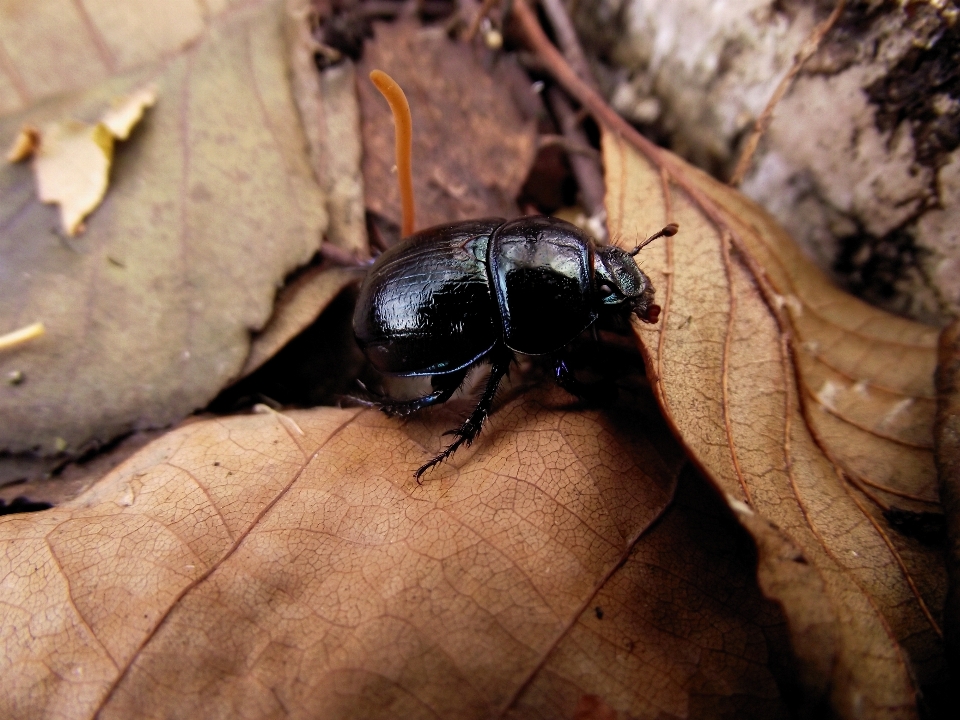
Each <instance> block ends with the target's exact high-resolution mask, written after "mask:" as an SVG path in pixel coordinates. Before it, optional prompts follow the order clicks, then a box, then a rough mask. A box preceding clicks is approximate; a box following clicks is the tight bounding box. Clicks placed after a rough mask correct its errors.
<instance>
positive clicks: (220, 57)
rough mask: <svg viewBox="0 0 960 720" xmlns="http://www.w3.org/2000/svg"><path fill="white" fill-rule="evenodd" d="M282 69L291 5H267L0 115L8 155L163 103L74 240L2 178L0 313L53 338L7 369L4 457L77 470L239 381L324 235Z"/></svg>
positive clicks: (18, 353) (7, 171)
mask: <svg viewBox="0 0 960 720" xmlns="http://www.w3.org/2000/svg"><path fill="white" fill-rule="evenodd" d="M285 57H286V46H285V41H284V35H283V15H282V8H281V5H280V4H279V3H276V2H273V3H256V4H254V5H253V6H249V7H245V8H244V9H242V10H239V11H232V12H229V13H227V14H226V15H224V16H222V17H220V18H216V19H213V20H211V21H210V23H209V25H208V27H207V28H206V30H205V31H204V33H203V35H202V37H201V38H199V39H198V41H197V42H196V43H195V44H193V45H191V46H190V47H189V48H188V49H186V50H185V51H183V52H182V53H180V54H178V55H176V56H175V57H172V58H169V59H168V60H165V61H164V62H163V63H161V64H159V65H149V66H146V67H143V68H141V69H139V70H136V71H131V72H129V73H127V74H124V75H121V76H118V77H115V78H111V79H110V80H109V81H106V82H104V83H102V84H100V85H96V86H93V87H91V88H89V89H87V90H84V91H81V92H77V93H73V94H69V95H66V96H62V97H59V98H56V99H53V100H49V101H46V102H44V103H42V104H39V105H38V106H36V107H34V108H31V109H30V110H27V111H24V112H23V113H20V114H18V115H12V116H7V117H5V118H3V119H0V139H2V141H3V142H4V144H6V143H7V142H9V141H10V140H12V139H13V137H14V136H15V135H16V134H17V133H18V132H19V129H20V128H21V127H23V126H24V125H30V126H33V127H43V126H44V125H45V124H46V123H48V122H54V121H56V120H58V119H60V118H64V117H72V118H78V119H80V120H83V121H88V122H90V121H91V119H94V118H100V117H101V115H102V113H103V109H104V107H105V106H107V104H108V103H109V101H110V99H111V98H113V97H118V96H124V95H128V94H129V93H132V92H135V91H136V90H137V89H138V88H141V87H144V86H145V85H146V84H148V83H150V82H152V83H155V84H156V87H157V90H158V95H159V97H160V98H161V101H160V102H159V103H158V104H157V105H156V106H155V107H154V108H153V109H152V110H151V111H150V112H149V113H148V114H147V115H146V116H145V117H144V119H143V120H142V121H141V122H140V125H139V127H138V128H137V131H136V132H135V133H134V135H133V136H131V138H130V139H129V140H127V141H126V142H125V143H122V144H120V145H119V146H118V148H117V151H116V152H115V157H114V165H113V168H112V170H111V178H112V186H111V190H110V192H109V193H107V195H106V197H105V198H104V201H103V204H102V205H100V207H99V208H98V209H97V212H96V215H95V216H93V218H92V219H91V221H90V222H89V223H88V227H87V231H86V232H85V233H84V235H83V236H82V237H81V238H79V239H77V240H71V239H69V238H64V237H61V236H59V235H58V234H57V233H56V232H55V231H53V228H54V226H55V220H54V217H53V215H52V212H51V209H50V208H48V207H46V206H44V205H43V204H41V203H40V202H39V201H38V200H37V198H36V196H35V193H34V190H33V182H32V178H31V176H30V171H29V168H27V167H24V166H21V165H8V164H4V165H3V166H2V167H0V194H2V197H3V199H4V201H3V205H2V207H0V254H2V257H3V264H2V268H0V273H2V279H0V282H2V285H3V288H4V292H3V293H2V295H0V316H2V317H3V318H4V319H5V322H6V323H7V324H9V326H11V327H16V326H18V325H26V324H28V323H30V322H34V321H36V320H38V319H40V320H42V321H43V323H44V325H45V327H46V335H45V336H44V338H43V339H42V340H39V341H34V342H32V343H28V344H25V345H22V346H21V347H19V348H17V349H16V350H15V351H11V352H5V353H3V354H2V355H0V377H4V376H6V375H7V374H8V373H11V372H18V373H21V374H22V377H23V380H22V382H20V383H19V384H16V385H11V384H3V385H2V386H0V452H6V453H11V454H15V455H16V454H21V455H22V454H36V455H40V456H49V455H66V456H68V457H69V456H73V457H75V456H78V455H80V454H82V453H84V452H86V451H87V450H89V449H91V448H95V447H98V446H102V445H103V444H104V443H107V442H109V441H110V440H112V439H113V438H115V437H118V436H120V435H124V434H126V433H129V432H131V431H132V430H135V429H143V428H150V427H163V426H167V425H169V424H171V423H173V422H176V421H179V420H180V419H182V418H183V417H185V416H186V415H188V414H189V413H191V412H193V411H194V410H196V409H197V408H201V407H203V406H204V405H206V404H207V403H208V402H209V401H210V400H211V399H212V398H213V397H214V396H215V395H216V394H217V393H218V392H219V391H220V390H221V389H222V388H223V387H224V386H225V385H226V384H228V383H229V382H230V381H232V380H233V379H235V378H236V377H237V375H238V374H239V372H240V371H241V369H242V367H243V365H244V362H245V360H246V357H247V355H248V352H249V344H250V334H251V331H254V330H258V329H260V328H261V327H263V326H264V324H265V323H266V322H267V319H268V317H269V316H270V313H271V308H272V304H273V301H274V297H275V295H276V291H277V287H278V286H279V285H280V284H281V283H282V281H283V279H284V278H285V277H286V276H287V275H288V274H289V273H290V272H291V271H293V270H294V269H295V268H297V267H299V266H301V265H303V264H305V263H306V262H308V261H309V260H310V259H311V257H313V255H314V254H315V253H316V252H317V250H318V248H319V246H320V243H321V236H322V232H323V229H324V227H325V225H326V215H325V211H324V197H323V194H322V191H321V189H320V188H319V186H318V184H317V181H316V180H315V178H314V176H313V172H312V169H311V168H310V165H309V163H308V161H307V159H306V157H305V154H304V146H305V140H304V135H303V132H302V129H301V126H300V119H299V117H298V115H297V110H296V107H295V105H294V101H293V98H292V95H291V92H290V88H289V83H288V81H287V73H288V65H287V62H286V59H285ZM42 146H43V145H42V144H41V147H42Z"/></svg>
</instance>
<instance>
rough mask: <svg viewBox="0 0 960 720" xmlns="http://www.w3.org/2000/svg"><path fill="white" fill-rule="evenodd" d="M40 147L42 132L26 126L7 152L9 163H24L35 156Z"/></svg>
mask: <svg viewBox="0 0 960 720" xmlns="http://www.w3.org/2000/svg"><path fill="white" fill-rule="evenodd" d="M39 146H40V131H39V130H37V129H36V128H35V127H32V126H30V125H24V126H23V127H22V128H21V129H20V132H19V134H18V135H17V137H16V138H15V139H14V141H13V144H12V145H11V146H10V149H9V150H8V151H7V162H11V163H17V162H22V161H24V160H26V159H27V158H28V157H30V156H31V155H33V153H35V152H36V151H37V148H38V147H39Z"/></svg>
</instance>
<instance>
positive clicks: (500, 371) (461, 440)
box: [414, 346, 513, 483]
mask: <svg viewBox="0 0 960 720" xmlns="http://www.w3.org/2000/svg"><path fill="white" fill-rule="evenodd" d="M490 357H491V368H490V377H488V378H487V386H486V387H485V388H484V390H483V395H481V396H480V401H479V402H478V403H477V406H476V407H475V408H474V410H473V412H472V413H471V414H470V417H468V418H467V420H466V422H465V423H463V425H461V426H460V427H459V428H458V429H457V430H451V431H450V432H449V433H445V434H447V435H456V436H457V439H456V440H454V441H453V443H452V444H451V445H450V446H449V447H448V448H447V449H446V450H444V451H443V452H442V453H440V454H439V455H437V456H436V457H435V458H434V459H433V460H431V461H430V462H428V463H427V464H426V465H424V466H423V467H421V468H420V469H419V470H417V472H416V473H414V475H416V478H417V482H418V483H419V482H421V480H420V478H421V476H422V475H423V474H424V473H425V472H426V471H427V470H429V469H430V468H432V467H433V466H434V465H439V464H440V463H441V462H443V461H444V460H446V459H447V458H448V457H450V456H451V455H453V453H455V452H456V451H457V448H459V447H460V446H461V445H466V446H467V447H469V446H470V443H472V442H473V441H474V440H475V439H476V437H477V435H479V434H480V429H481V427H483V422H484V420H486V419H487V417H488V416H489V415H490V408H491V407H493V400H494V398H495V397H496V395H497V388H498V387H499V386H500V381H501V380H503V378H504V376H505V375H506V374H507V372H508V371H509V369H510V362H511V361H512V360H513V353H512V352H510V350H508V349H507V348H506V347H504V346H500V347H497V348H494V350H493V352H492V353H491V355H490Z"/></svg>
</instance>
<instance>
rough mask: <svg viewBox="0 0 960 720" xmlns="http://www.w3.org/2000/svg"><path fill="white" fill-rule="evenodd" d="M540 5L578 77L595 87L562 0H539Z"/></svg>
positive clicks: (558, 43)
mask: <svg viewBox="0 0 960 720" xmlns="http://www.w3.org/2000/svg"><path fill="white" fill-rule="evenodd" d="M540 6H541V7H542V8H543V11H544V12H545V13H546V15H547V19H548V20H550V25H552V26H553V32H554V34H555V35H556V36H557V45H559V46H560V50H562V51H563V56H564V57H565V58H566V59H567V62H568V63H570V67H572V68H573V70H574V72H576V73H577V75H579V76H580V78H581V79H582V80H583V81H584V82H586V83H589V84H590V85H591V86H593V87H596V85H597V83H596V82H595V81H594V79H593V72H592V71H591V70H590V65H589V64H588V63H587V56H586V53H584V52H583V47H582V46H581V45H580V39H579V38H578V37H577V31H576V29H574V27H573V20H571V19H570V15H569V13H567V8H566V6H565V5H564V4H563V0H540Z"/></svg>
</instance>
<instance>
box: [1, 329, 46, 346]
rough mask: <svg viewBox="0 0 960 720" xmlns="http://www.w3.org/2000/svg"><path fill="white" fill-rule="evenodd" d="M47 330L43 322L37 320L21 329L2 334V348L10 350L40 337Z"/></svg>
mask: <svg viewBox="0 0 960 720" xmlns="http://www.w3.org/2000/svg"><path fill="white" fill-rule="evenodd" d="M45 332H46V328H44V327H43V323H42V322H35V323H33V325H27V326H26V327H22V328H20V329H19V330H14V331H13V332H8V333H7V334H6V335H0V350H10V349H12V348H15V347H17V346H19V345H22V344H23V343H25V342H28V341H30V340H33V339H34V338H38V337H40V336H41V335H43V334H44V333H45Z"/></svg>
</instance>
